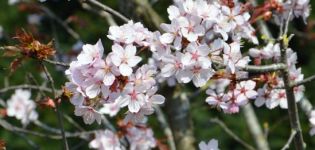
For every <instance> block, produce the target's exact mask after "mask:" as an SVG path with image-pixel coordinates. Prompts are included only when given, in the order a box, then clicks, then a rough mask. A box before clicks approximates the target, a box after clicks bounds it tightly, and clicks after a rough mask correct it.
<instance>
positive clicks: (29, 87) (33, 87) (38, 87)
mask: <svg viewBox="0 0 315 150" xmlns="http://www.w3.org/2000/svg"><path fill="white" fill-rule="evenodd" d="M16 89H34V90H41V91H45V92H52V90H51V89H49V88H46V87H41V86H36V85H29V84H22V85H12V86H9V87H6V88H2V89H0V93H5V92H7V91H10V90H16Z"/></svg>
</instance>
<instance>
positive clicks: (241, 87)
mask: <svg viewBox="0 0 315 150" xmlns="http://www.w3.org/2000/svg"><path fill="white" fill-rule="evenodd" d="M255 86H256V82H254V81H252V80H247V81H241V82H240V83H239V84H237V85H236V89H235V93H236V95H237V101H238V102H241V101H246V102H247V101H248V99H254V98H256V96H257V92H256V91H255V90H254V89H255Z"/></svg>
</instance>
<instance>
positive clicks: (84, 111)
mask: <svg viewBox="0 0 315 150" xmlns="http://www.w3.org/2000/svg"><path fill="white" fill-rule="evenodd" d="M74 114H75V115H76V116H82V117H83V121H84V123H85V124H92V123H93V122H94V121H95V120H96V122H97V123H98V124H101V119H102V115H101V114H100V113H99V112H97V111H96V110H95V109H94V108H92V107H90V106H76V107H75V110H74Z"/></svg>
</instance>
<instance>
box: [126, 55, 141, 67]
mask: <svg viewBox="0 0 315 150" xmlns="http://www.w3.org/2000/svg"><path fill="white" fill-rule="evenodd" d="M141 60H142V58H141V57H139V56H132V57H130V58H129V59H128V61H127V63H128V65H129V66H130V67H134V66H136V65H137V64H138V63H139V62H140V61H141Z"/></svg>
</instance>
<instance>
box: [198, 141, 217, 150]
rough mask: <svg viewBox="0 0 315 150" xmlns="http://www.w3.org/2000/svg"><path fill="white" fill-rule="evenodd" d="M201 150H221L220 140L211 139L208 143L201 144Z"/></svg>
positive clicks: (202, 142)
mask: <svg viewBox="0 0 315 150" xmlns="http://www.w3.org/2000/svg"><path fill="white" fill-rule="evenodd" d="M198 146H199V150H219V148H218V140H216V139H211V140H210V141H209V142H208V143H206V142H204V141H201V142H200V143H199V145H198Z"/></svg>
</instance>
